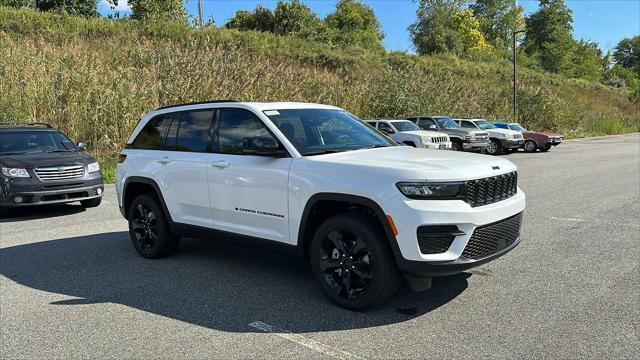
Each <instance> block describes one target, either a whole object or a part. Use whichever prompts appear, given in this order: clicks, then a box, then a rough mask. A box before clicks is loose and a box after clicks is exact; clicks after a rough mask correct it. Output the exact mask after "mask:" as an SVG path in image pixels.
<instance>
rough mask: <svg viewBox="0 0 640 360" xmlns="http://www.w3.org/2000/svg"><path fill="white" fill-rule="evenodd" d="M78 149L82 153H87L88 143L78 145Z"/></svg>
mask: <svg viewBox="0 0 640 360" xmlns="http://www.w3.org/2000/svg"><path fill="white" fill-rule="evenodd" d="M78 149H80V151H87V144H86V143H83V142H81V143H78Z"/></svg>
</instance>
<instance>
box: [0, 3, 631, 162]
mask: <svg viewBox="0 0 640 360" xmlns="http://www.w3.org/2000/svg"><path fill="white" fill-rule="evenodd" d="M520 74H521V76H520V93H519V99H520V100H519V104H520V120H521V122H523V123H524V124H525V125H527V126H529V127H531V128H535V129H540V130H556V131H560V132H562V133H565V134H567V135H568V136H585V135H602V134H611V133H621V132H627V131H637V130H638V128H639V126H640V125H639V124H640V116H639V110H638V105H637V104H632V103H631V102H630V101H629V100H628V94H627V91H626V90H624V89H614V88H610V87H605V86H603V85H601V84H596V83H589V82H585V81H577V80H567V79H564V78H561V77H558V76H552V75H550V74H547V73H541V72H537V71H533V70H529V69H521V70H520ZM227 98H233V99H237V100H254V101H272V100H273V101H292V100H296V101H313V102H320V103H326V104H333V105H337V106H340V107H343V108H345V109H347V110H349V111H351V112H353V113H355V114H357V115H359V116H361V117H387V118H392V117H404V116H407V115H410V114H447V115H451V116H460V117H465V116H466V117H469V116H473V117H486V118H490V119H500V120H510V118H511V116H510V115H511V112H512V110H511V68H510V64H509V63H508V62H494V63H472V62H467V61H463V60H459V59H456V58H452V57H444V56H443V57H418V56H411V55H406V54H398V53H372V52H365V51H363V50H361V49H357V48H351V49H344V50H335V49H331V48H329V47H327V46H324V45H318V44H313V43H309V42H305V41H302V40H298V39H292V38H282V37H276V36H272V35H270V34H263V33H252V32H245V33H239V32H236V31H232V30H220V29H211V30H207V31H196V30H192V29H188V28H184V27H181V26H178V25H172V24H155V25H141V24H138V23H135V22H119V23H118V22H113V21H109V20H102V19H90V20H87V19H82V18H75V17H69V16H61V15H54V14H44V13H37V12H35V11H31V10H26V9H23V10H14V9H9V8H2V7H0V114H2V115H0V117H2V118H4V119H21V120H38V121H45V122H50V123H53V124H55V125H56V126H58V127H59V128H61V129H63V130H64V131H66V132H68V133H69V134H70V135H71V136H72V137H74V138H75V139H82V140H84V141H87V142H88V143H89V144H90V149H91V151H92V152H93V153H95V154H96V155H98V156H99V157H100V158H101V159H103V160H109V162H111V160H110V159H114V158H115V156H116V154H117V153H118V151H119V150H120V148H121V146H122V144H123V143H124V141H125V140H126V138H127V137H128V135H129V133H130V131H131V128H132V127H133V126H134V125H135V123H136V121H137V119H138V118H139V116H140V115H141V114H143V113H144V112H147V111H149V110H152V109H155V108H156V107H158V106H161V105H166V104H172V103H179V102H188V101H198V100H206V99H227Z"/></svg>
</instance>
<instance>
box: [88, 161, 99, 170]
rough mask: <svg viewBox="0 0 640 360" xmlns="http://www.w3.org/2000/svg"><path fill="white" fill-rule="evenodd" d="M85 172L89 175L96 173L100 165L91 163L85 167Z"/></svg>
mask: <svg viewBox="0 0 640 360" xmlns="http://www.w3.org/2000/svg"><path fill="white" fill-rule="evenodd" d="M87 171H88V172H89V173H94V172H96V171H100V164H98V163H97V162H94V163H91V164H89V165H87Z"/></svg>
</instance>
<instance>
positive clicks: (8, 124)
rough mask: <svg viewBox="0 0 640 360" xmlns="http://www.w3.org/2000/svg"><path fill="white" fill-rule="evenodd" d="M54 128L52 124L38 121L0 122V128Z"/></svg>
mask: <svg viewBox="0 0 640 360" xmlns="http://www.w3.org/2000/svg"><path fill="white" fill-rule="evenodd" d="M25 129H29V130H56V129H54V127H53V126H51V125H49V124H45V123H38V122H0V130H25Z"/></svg>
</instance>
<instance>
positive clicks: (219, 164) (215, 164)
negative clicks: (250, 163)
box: [211, 160, 231, 169]
mask: <svg viewBox="0 0 640 360" xmlns="http://www.w3.org/2000/svg"><path fill="white" fill-rule="evenodd" d="M230 165H231V163H230V162H228V161H225V160H221V161H215V162H213V163H211V166H213V167H217V168H221V169H224V168H228V167H229V166H230Z"/></svg>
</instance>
